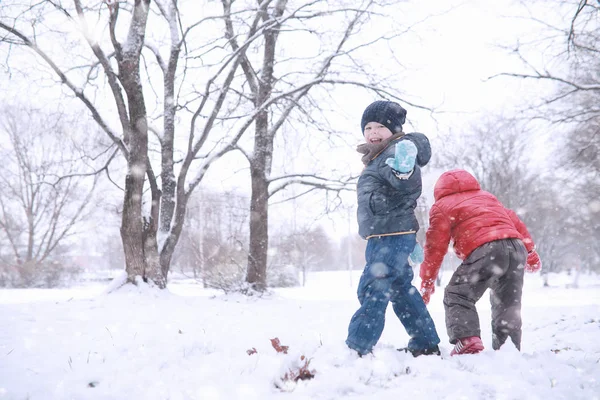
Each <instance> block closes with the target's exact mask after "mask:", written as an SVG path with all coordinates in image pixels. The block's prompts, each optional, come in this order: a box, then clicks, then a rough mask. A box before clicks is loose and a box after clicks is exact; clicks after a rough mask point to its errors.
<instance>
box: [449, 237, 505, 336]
mask: <svg viewBox="0 0 600 400" xmlns="http://www.w3.org/2000/svg"><path fill="white" fill-rule="evenodd" d="M498 242H499V241H493V242H489V243H485V244H483V245H481V246H479V247H478V248H476V249H475V250H474V251H473V252H472V253H471V254H470V255H469V256H468V257H467V258H466V259H465V260H464V261H463V263H462V264H461V265H460V266H459V267H458V268H457V269H456V271H455V272H454V274H453V275H452V278H451V279H450V282H449V283H448V286H446V289H445V291H444V309H445V313H446V329H447V331H448V337H449V339H450V343H452V344H455V343H456V342H457V340H458V339H461V338H464V337H470V336H479V337H481V328H480V323H479V315H478V314H477V309H476V307H475V303H476V302H477V301H478V300H479V299H480V298H481V296H483V293H484V292H485V291H486V290H487V289H488V288H489V287H490V285H491V283H492V280H493V279H494V278H495V277H497V276H498V275H501V274H503V273H504V271H505V270H506V265H508V262H507V260H506V259H505V257H503V256H502V255H503V254H504V252H503V251H500V249H501V248H502V246H501V245H500V244H498Z"/></svg>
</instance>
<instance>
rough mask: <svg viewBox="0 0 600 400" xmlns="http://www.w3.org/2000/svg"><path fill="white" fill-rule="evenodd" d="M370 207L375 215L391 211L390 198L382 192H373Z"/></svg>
mask: <svg viewBox="0 0 600 400" xmlns="http://www.w3.org/2000/svg"><path fill="white" fill-rule="evenodd" d="M369 209H370V210H371V212H372V213H373V215H383V214H385V213H387V212H388V211H389V208H388V199H387V197H386V196H384V195H383V194H382V193H379V192H373V193H371V196H370V198H369Z"/></svg>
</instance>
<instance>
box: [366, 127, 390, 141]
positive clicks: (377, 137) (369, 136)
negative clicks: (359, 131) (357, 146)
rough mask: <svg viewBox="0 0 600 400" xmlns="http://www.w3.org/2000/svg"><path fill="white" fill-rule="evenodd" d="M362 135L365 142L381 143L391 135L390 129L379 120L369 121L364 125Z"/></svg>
mask: <svg viewBox="0 0 600 400" xmlns="http://www.w3.org/2000/svg"><path fill="white" fill-rule="evenodd" d="M364 135H365V140H366V141H367V143H381V141H383V140H385V139H387V138H389V137H390V136H392V131H390V130H389V129H388V128H386V127H385V126H384V125H381V124H380V123H379V122H369V123H368V124H367V125H365V131H364Z"/></svg>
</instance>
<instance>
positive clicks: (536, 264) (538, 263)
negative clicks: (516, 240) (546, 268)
mask: <svg viewBox="0 0 600 400" xmlns="http://www.w3.org/2000/svg"><path fill="white" fill-rule="evenodd" d="M540 269H542V260H540V256H539V255H538V253H537V251H535V250H531V251H530V252H529V254H528V255H527V264H525V271H527V272H532V273H533V272H538V271H539V270H540Z"/></svg>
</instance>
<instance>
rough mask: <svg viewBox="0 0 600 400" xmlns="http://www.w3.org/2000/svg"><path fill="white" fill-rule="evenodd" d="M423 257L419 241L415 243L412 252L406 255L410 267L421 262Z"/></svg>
mask: <svg viewBox="0 0 600 400" xmlns="http://www.w3.org/2000/svg"><path fill="white" fill-rule="evenodd" d="M424 259H425V254H424V253H423V247H421V245H420V244H419V242H417V244H415V248H414V249H413V251H412V253H410V255H409V256H408V263H409V264H410V266H411V267H414V266H416V265H419V264H421V263H422V262H423V260H424Z"/></svg>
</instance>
